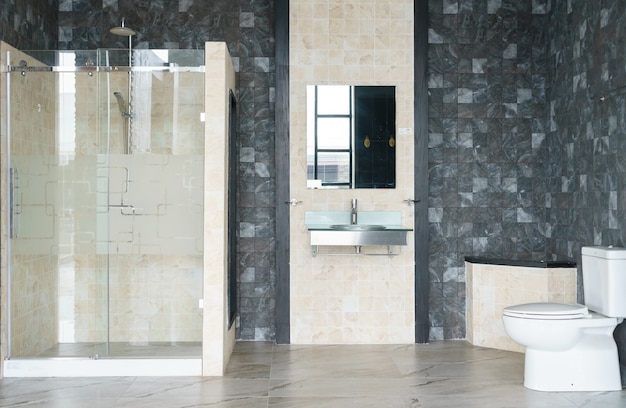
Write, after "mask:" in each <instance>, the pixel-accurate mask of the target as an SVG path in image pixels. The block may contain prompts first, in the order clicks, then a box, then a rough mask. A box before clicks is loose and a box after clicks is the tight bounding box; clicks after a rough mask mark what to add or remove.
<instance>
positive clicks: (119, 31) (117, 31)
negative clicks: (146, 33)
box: [110, 18, 137, 37]
mask: <svg viewBox="0 0 626 408" xmlns="http://www.w3.org/2000/svg"><path fill="white" fill-rule="evenodd" d="M125 23H126V19H125V18H122V23H121V24H120V26H119V27H113V28H112V29H111V30H110V31H111V34H114V35H121V36H122V37H132V36H133V35H135V34H137V33H136V32H135V30H133V29H132V28H128V27H126V24H125Z"/></svg>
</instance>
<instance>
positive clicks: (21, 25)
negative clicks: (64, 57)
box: [0, 0, 59, 50]
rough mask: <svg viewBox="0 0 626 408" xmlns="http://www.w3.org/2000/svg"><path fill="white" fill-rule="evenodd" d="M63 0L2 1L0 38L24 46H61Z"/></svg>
mask: <svg viewBox="0 0 626 408" xmlns="http://www.w3.org/2000/svg"><path fill="white" fill-rule="evenodd" d="M58 15H59V0H2V1H0V39H2V41H4V42H6V43H8V44H11V45H12V46H14V47H16V48H18V49H21V50H50V49H56V48H57V39H58V26H57V20H58Z"/></svg>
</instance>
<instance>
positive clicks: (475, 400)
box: [0, 341, 626, 408]
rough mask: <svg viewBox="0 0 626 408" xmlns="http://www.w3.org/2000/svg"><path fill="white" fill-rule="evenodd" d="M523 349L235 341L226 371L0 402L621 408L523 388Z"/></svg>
mask: <svg viewBox="0 0 626 408" xmlns="http://www.w3.org/2000/svg"><path fill="white" fill-rule="evenodd" d="M522 380H523V355H522V354H519V353H513V352H507V351H500V350H493V349H486V348H480V347H475V346H472V345H470V344H468V343H467V342H464V341H442V342H433V343H431V344H417V345H397V346H392V345H355V346H296V345H288V346H285V345H283V346H279V345H274V344H272V343H260V342H250V343H237V345H236V347H235V352H234V353H233V355H232V358H231V361H230V363H229V365H228V369H227V372H226V375H225V376H224V377H208V378H202V377H114V378H34V379H32V378H31V379H26V378H24V379H20V378H5V379H3V380H0V407H22V406H28V407H47V408H56V407H63V408H77V407H81V408H82V407H89V408H104V407H107V408H110V407H140V408H141V407H146V408H147V407H150V408H153V407H159V408H161V407H167V408H179V407H180V408H183V407H185V408H190V407H229V408H235V407H246V408H257V407H258V408H260V407H264V408H265V407H295V408H307V407H316V408H326V407H341V408H350V407H359V408H369V407H376V408H381V407H385V408H387V407H412V408H445V407H464V408H473V407H480V408H485V407H489V408H492V407H498V408H505V407H506V408H518V407H537V408H544V407H545V408H571V407H585V408H587V407H592V408H595V407H602V408H617V407H624V406H626V391H618V392H590V393H544V392H536V391H531V390H528V389H525V388H524V387H523V386H522Z"/></svg>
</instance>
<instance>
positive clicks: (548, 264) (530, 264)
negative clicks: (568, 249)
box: [465, 256, 576, 268]
mask: <svg viewBox="0 0 626 408" xmlns="http://www.w3.org/2000/svg"><path fill="white" fill-rule="evenodd" d="M465 261H466V262H470V263H475V264H486V265H506V266H524V267H527V268H575V267H576V262H574V261H521V260H516V259H495V258H483V257H480V256H466V257H465Z"/></svg>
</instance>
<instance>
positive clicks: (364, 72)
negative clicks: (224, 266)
mask: <svg viewBox="0 0 626 408" xmlns="http://www.w3.org/2000/svg"><path fill="white" fill-rule="evenodd" d="M289 5H290V16H289V24H290V40H289V42H290V44H289V54H290V61H289V67H290V68H289V75H290V95H289V100H290V135H289V138H290V161H291V165H290V171H291V173H290V194H291V197H292V198H296V199H297V200H301V201H302V203H301V204H299V205H297V206H294V207H291V218H290V219H291V221H290V222H291V225H290V240H291V241H290V248H291V255H290V256H291V259H290V265H291V268H290V281H291V283H290V285H291V295H290V296H291V298H290V309H291V312H290V313H291V317H290V325H291V342H292V343H295V344H298V343H299V344H358V343H361V344H363V343H412V342H414V340H415V334H414V320H415V316H414V305H415V294H414V267H415V266H414V264H415V261H414V259H415V257H414V251H413V243H414V241H413V233H409V235H408V245H407V246H402V247H401V253H400V255H398V256H362V255H347V256H325V255H318V256H316V257H313V256H312V255H311V246H310V234H309V232H308V231H307V229H306V227H305V225H304V212H305V211H310V210H316V211H319V210H330V211H342V210H349V208H350V200H351V199H352V198H357V199H358V203H359V210H360V211H400V212H401V213H402V219H403V224H404V225H405V226H411V225H413V207H409V206H407V204H406V203H403V200H406V199H408V198H412V197H413V179H414V176H413V168H414V163H413V131H412V130H413V123H414V114H413V103H414V98H413V90H414V85H413V81H414V79H413V55H414V44H413V15H414V13H413V0H367V1H364V0H329V1H310V0H294V1H290V2H289ZM307 85H388V86H389V85H391V86H395V87H396V127H397V129H396V146H397V149H396V150H397V157H396V188H395V189H353V190H347V189H336V190H322V189H319V190H318V189H315V190H310V189H307V187H306V185H307V180H306V173H307V172H306V87H307ZM400 128H404V129H408V130H409V131H405V132H403V133H402V134H400V133H399V132H398V131H397V130H398V129H400Z"/></svg>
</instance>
